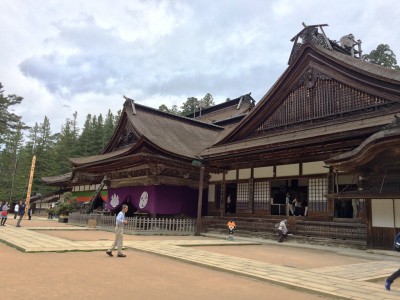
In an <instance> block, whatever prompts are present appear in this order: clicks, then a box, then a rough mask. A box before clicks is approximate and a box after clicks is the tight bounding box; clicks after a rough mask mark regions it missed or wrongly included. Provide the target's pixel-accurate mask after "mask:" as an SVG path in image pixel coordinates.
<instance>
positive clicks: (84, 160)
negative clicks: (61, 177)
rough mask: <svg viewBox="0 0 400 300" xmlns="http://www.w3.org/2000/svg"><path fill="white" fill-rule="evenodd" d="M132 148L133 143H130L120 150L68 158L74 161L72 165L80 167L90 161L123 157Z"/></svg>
mask: <svg viewBox="0 0 400 300" xmlns="http://www.w3.org/2000/svg"><path fill="white" fill-rule="evenodd" d="M131 148H132V145H128V146H126V147H124V148H121V149H119V150H115V151H112V152H108V153H104V154H99V155H92V156H86V157H76V158H68V160H69V161H70V162H71V163H72V165H73V166H74V168H75V167H79V166H82V165H85V164H88V163H93V162H96V161H103V160H107V159H111V158H116V157H121V156H123V155H124V154H126V153H128V152H129V151H130V150H131Z"/></svg>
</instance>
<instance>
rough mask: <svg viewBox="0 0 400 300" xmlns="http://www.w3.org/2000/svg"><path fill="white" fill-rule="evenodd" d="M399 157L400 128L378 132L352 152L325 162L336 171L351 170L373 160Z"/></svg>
mask: <svg viewBox="0 0 400 300" xmlns="http://www.w3.org/2000/svg"><path fill="white" fill-rule="evenodd" d="M396 157H397V158H399V157H400V128H392V129H386V130H382V131H379V132H377V133H375V134H373V135H372V136H370V137H369V138H367V139H366V140H365V141H364V142H363V143H362V144H361V145H360V146H358V147H357V148H355V149H354V150H352V151H349V152H346V153H343V154H341V155H338V156H336V157H333V158H330V159H328V160H326V161H325V163H326V164H327V165H329V166H332V167H334V168H336V169H338V170H343V171H346V170H352V169H355V168H360V167H362V166H365V165H367V164H369V163H371V162H373V161H374V160H378V159H379V160H382V159H386V160H387V161H388V163H390V160H391V159H392V158H394V159H393V161H392V163H393V164H394V163H395V162H396V159H395V158H396Z"/></svg>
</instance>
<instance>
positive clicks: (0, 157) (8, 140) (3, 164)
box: [0, 123, 23, 203]
mask: <svg viewBox="0 0 400 300" xmlns="http://www.w3.org/2000/svg"><path fill="white" fill-rule="evenodd" d="M22 129H23V125H22V124H21V123H19V125H17V127H16V131H15V133H8V134H6V135H5V137H4V142H5V143H4V148H3V149H2V150H1V151H0V186H1V189H0V199H4V200H6V201H9V202H10V203H12V202H13V200H14V199H15V197H14V196H15V194H14V190H15V189H16V188H18V186H17V185H16V181H15V179H16V175H17V165H18V155H19V151H20V149H21V147H22V143H23V134H22Z"/></svg>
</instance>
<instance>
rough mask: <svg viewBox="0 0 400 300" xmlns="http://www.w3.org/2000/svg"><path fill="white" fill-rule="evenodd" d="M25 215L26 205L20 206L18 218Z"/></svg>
mask: <svg viewBox="0 0 400 300" xmlns="http://www.w3.org/2000/svg"><path fill="white" fill-rule="evenodd" d="M24 214H25V204H22V205H20V206H19V209H18V216H23V215H24Z"/></svg>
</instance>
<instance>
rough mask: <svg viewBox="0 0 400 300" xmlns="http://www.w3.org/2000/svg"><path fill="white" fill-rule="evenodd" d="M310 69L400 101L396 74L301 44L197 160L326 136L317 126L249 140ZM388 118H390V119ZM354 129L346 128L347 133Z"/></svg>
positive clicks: (388, 98) (319, 126)
mask: <svg viewBox="0 0 400 300" xmlns="http://www.w3.org/2000/svg"><path fill="white" fill-rule="evenodd" d="M310 68H312V69H313V71H314V72H319V73H321V74H325V75H327V76H330V77H331V78H332V79H334V80H336V81H338V82H341V83H343V84H345V85H346V86H349V87H351V88H354V89H357V90H359V91H363V92H365V93H368V94H370V95H376V96H377V97H384V98H385V99H387V100H388V101H393V102H399V100H400V72H398V71H396V70H391V69H389V68H385V67H381V66H379V65H375V64H372V63H368V62H365V61H362V60H360V59H358V58H354V57H351V56H349V55H345V54H342V53H339V52H337V51H333V50H329V49H325V48H323V47H321V46H318V45H313V44H304V45H302V47H301V48H300V49H299V53H298V55H297V56H296V58H295V59H294V60H293V62H292V63H291V64H290V66H289V67H288V68H287V69H286V71H285V72H284V73H283V74H282V75H281V77H280V78H279V79H278V80H277V81H276V83H275V84H274V85H273V86H272V87H271V89H270V90H269V91H268V92H267V93H266V94H265V95H264V96H263V97H262V99H261V100H260V101H259V102H258V104H257V105H256V106H255V108H254V109H253V110H252V111H251V112H250V113H249V114H248V115H247V116H246V117H245V118H244V119H243V120H242V121H241V122H240V123H239V124H238V125H237V126H236V127H235V128H233V129H232V130H231V131H230V132H229V133H227V134H226V135H225V136H223V137H221V139H220V140H218V141H217V142H216V143H215V144H214V145H213V146H212V147H210V148H207V149H205V150H204V151H203V152H202V153H201V156H203V157H205V158H209V157H215V158H216V157H218V156H222V155H226V154H229V153H236V154H239V153H244V152H243V151H246V150H249V149H252V148H260V147H269V146H271V145H273V144H276V145H278V144H282V143H290V141H291V139H295V140H298V139H303V138H304V139H308V138H318V136H322V135H326V134H328V133H329V132H327V131H326V130H325V129H324V128H325V127H326V126H324V125H323V126H322V127H324V128H322V127H321V124H315V125H311V126H310V127H309V129H308V130H307V129H306V130H305V129H304V128H301V130H300V131H299V133H298V134H296V133H295V132H296V128H295V127H294V128H292V129H291V132H290V133H289V131H287V132H288V134H284V133H283V134H276V133H273V134H272V133H271V134H270V135H269V134H268V132H266V134H265V135H263V136H254V135H253V136H250V135H251V133H252V132H254V131H255V130H256V129H257V128H258V127H259V126H260V124H262V123H263V122H265V120H266V119H267V118H269V117H270V116H271V115H272V114H273V113H274V112H275V111H276V110H277V109H278V108H279V106H280V105H282V103H283V101H284V99H285V98H286V97H287V96H288V95H289V93H291V92H292V91H293V90H294V89H295V88H296V86H297V85H298V83H299V81H300V80H301V79H302V78H304V75H305V74H306V73H307V70H309V69H310ZM392 117H393V116H390V119H391V118H392ZM355 119H356V118H355ZM387 120H389V118H388V119H387ZM387 120H381V122H383V124H379V123H376V124H373V125H372V124H362V126H363V127H368V126H369V127H370V126H379V125H385V124H387V123H388V121H387ZM354 125H356V124H354ZM356 126H357V125H356ZM355 128H356V127H352V128H349V127H347V129H348V130H349V132H350V131H351V130H352V129H355ZM332 129H333V131H332V132H331V133H332V134H335V133H336V132H337V131H335V130H334V129H335V128H332ZM337 129H338V130H340V131H339V132H338V133H340V134H342V133H343V128H342V129H340V128H339V127H338V128H337ZM293 132H294V133H293ZM287 135H288V136H287Z"/></svg>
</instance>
